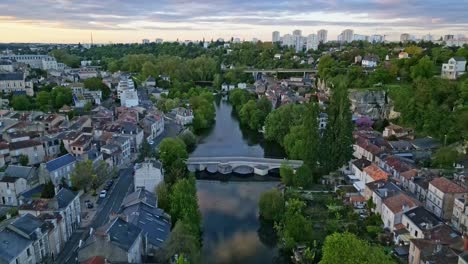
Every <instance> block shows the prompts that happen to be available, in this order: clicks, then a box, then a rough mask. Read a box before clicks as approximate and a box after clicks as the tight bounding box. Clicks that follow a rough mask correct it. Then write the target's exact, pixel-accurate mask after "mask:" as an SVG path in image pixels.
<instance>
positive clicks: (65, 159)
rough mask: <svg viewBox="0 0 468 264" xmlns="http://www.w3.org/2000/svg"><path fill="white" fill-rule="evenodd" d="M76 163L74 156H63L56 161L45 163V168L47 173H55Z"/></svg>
mask: <svg viewBox="0 0 468 264" xmlns="http://www.w3.org/2000/svg"><path fill="white" fill-rule="evenodd" d="M75 161H76V158H75V156H73V155H71V154H65V155H63V156H60V157H58V158H56V159H53V160H51V161H49V162H47V163H46V168H47V170H48V171H49V172H52V171H55V170H57V169H59V168H61V167H63V166H66V165H68V164H70V163H73V162H75Z"/></svg>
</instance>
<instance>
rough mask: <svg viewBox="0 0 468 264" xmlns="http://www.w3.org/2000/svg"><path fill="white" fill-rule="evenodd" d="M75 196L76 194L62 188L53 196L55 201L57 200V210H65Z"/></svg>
mask: <svg viewBox="0 0 468 264" xmlns="http://www.w3.org/2000/svg"><path fill="white" fill-rule="evenodd" d="M76 196H77V194H76V193H74V192H72V191H71V190H69V189H67V188H62V189H60V191H58V192H57V194H56V195H55V199H57V203H58V207H59V208H65V207H67V206H68V205H69V204H70V203H71V202H72V201H73V200H74V199H75V197H76Z"/></svg>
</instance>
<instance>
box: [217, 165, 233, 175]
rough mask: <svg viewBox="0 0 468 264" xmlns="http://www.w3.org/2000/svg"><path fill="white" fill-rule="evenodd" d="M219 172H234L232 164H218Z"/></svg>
mask: <svg viewBox="0 0 468 264" xmlns="http://www.w3.org/2000/svg"><path fill="white" fill-rule="evenodd" d="M218 172H219V173H221V174H230V173H232V166H231V165H229V164H227V163H220V164H218Z"/></svg>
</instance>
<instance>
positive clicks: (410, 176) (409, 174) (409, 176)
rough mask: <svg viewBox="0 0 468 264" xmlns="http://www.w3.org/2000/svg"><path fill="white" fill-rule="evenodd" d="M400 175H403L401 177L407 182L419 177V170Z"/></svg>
mask: <svg viewBox="0 0 468 264" xmlns="http://www.w3.org/2000/svg"><path fill="white" fill-rule="evenodd" d="M400 175H401V177H403V178H405V179H407V180H411V178H413V177H416V176H418V170H417V169H411V170H409V171H405V172H403V173H401V174H400Z"/></svg>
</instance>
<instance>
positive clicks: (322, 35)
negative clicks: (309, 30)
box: [317, 29, 328, 43]
mask: <svg viewBox="0 0 468 264" xmlns="http://www.w3.org/2000/svg"><path fill="white" fill-rule="evenodd" d="M327 37H328V31H327V30H326V29H321V30H319V31H317V38H318V41H319V42H320V43H326V42H327V40H328V39H327Z"/></svg>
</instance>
